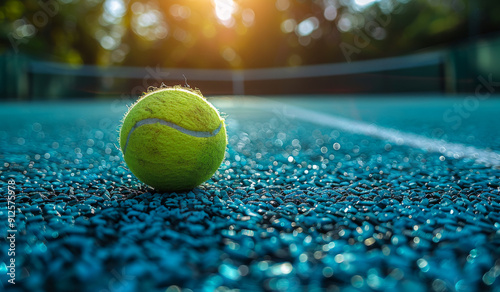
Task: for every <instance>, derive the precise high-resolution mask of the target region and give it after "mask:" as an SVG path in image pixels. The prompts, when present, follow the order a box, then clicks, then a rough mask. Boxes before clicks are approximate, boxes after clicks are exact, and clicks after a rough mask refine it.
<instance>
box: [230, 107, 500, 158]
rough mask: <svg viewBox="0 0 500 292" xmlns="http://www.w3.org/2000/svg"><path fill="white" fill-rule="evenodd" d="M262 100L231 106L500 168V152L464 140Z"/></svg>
mask: <svg viewBox="0 0 500 292" xmlns="http://www.w3.org/2000/svg"><path fill="white" fill-rule="evenodd" d="M258 99H259V100H261V101H262V102H248V103H244V104H240V103H238V102H235V103H234V104H233V105H230V106H238V107H245V108H254V109H259V110H266V111H273V112H275V111H276V110H280V113H282V114H283V115H284V116H286V117H288V118H290V119H297V120H302V121H305V122H309V123H314V124H317V125H321V126H326V127H331V128H336V129H340V130H343V131H347V132H351V133H354V134H363V135H366V136H371V137H375V138H378V139H382V140H387V141H389V142H392V143H395V144H397V145H405V146H410V147H413V148H420V149H424V150H427V151H429V152H437V153H441V154H442V155H443V156H447V157H451V158H455V159H460V158H470V159H474V160H475V161H476V162H477V163H481V164H484V165H487V166H491V167H495V168H498V167H500V153H497V152H494V151H488V150H485V149H480V148H476V147H473V146H467V145H464V144H460V143H451V142H446V141H443V140H438V139H432V138H428V137H425V136H422V135H417V134H413V133H406V132H402V131H398V130H395V129H392V128H386V127H381V126H377V125H375V124H369V123H365V122H362V121H356V120H351V119H347V118H342V117H338V116H333V115H329V114H325V113H321V112H317V111H313V110H308V109H304V108H300V107H297V106H292V105H288V104H285V103H281V102H278V101H274V100H268V99H264V98H258Z"/></svg>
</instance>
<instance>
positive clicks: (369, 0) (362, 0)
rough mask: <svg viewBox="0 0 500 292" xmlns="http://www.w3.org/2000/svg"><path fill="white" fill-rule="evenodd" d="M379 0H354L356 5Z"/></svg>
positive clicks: (364, 4)
mask: <svg viewBox="0 0 500 292" xmlns="http://www.w3.org/2000/svg"><path fill="white" fill-rule="evenodd" d="M377 1H378V0H354V2H355V3H356V5H358V6H367V5H370V4H372V3H373V2H377Z"/></svg>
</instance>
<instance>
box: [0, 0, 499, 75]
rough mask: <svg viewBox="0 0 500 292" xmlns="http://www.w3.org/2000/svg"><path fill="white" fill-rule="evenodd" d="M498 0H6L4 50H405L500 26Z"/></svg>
mask: <svg viewBox="0 0 500 292" xmlns="http://www.w3.org/2000/svg"><path fill="white" fill-rule="evenodd" d="M498 15H500V5H499V4H498V1H497V0H478V1H472V0H471V1H466V0H378V1H377V0H371V1H370V0H308V1H306V0H165V1H160V0H149V1H139V0H87V1H84V0H23V1H19V0H7V1H4V2H2V3H1V4H0V40H1V42H0V52H5V51H8V50H9V51H15V52H22V53H26V54H29V55H32V56H35V57H37V58H41V59H48V60H53V61H60V62H67V63H71V64H98V65H104V66H106V65H120V64H121V65H130V66H145V65H154V66H156V65H160V66H164V67H189V68H255V67H275V66H296V65H305V64H315V63H327V62H345V61H353V60H360V59H369V58H377V57H384V56H393V55H400V54H405V53H408V52H412V51H416V50H420V49H425V48H427V47H434V46H439V45H444V44H449V43H453V42H458V41H461V40H465V39H468V38H470V37H473V36H474V35H477V34H484V33H491V32H495V31H498V29H499V27H500V17H499V16H498Z"/></svg>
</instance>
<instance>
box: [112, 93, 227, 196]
mask: <svg viewBox="0 0 500 292" xmlns="http://www.w3.org/2000/svg"><path fill="white" fill-rule="evenodd" d="M226 145H227V136H226V127H225V124H224V119H222V118H221V116H220V114H219V112H218V110H217V109H216V108H215V107H214V106H213V105H212V104H210V103H209V102H208V101H207V100H206V99H205V98H204V97H203V96H202V95H201V93H200V92H199V91H195V90H192V89H190V88H184V87H180V86H176V87H168V88H162V89H158V90H156V91H153V92H149V93H147V94H146V95H144V96H143V97H142V98H140V99H139V100H138V101H137V102H136V103H135V104H134V105H133V106H132V107H131V108H130V109H129V111H128V112H127V114H126V115H125V118H124V120H123V124H122V127H121V130H120V148H121V150H122V152H123V157H124V159H125V162H126V163H127V166H128V167H129V169H130V170H131V171H132V173H133V174H134V175H135V176H136V177H137V178H138V179H139V180H141V181H142V182H144V183H146V184H148V185H150V186H152V187H153V188H155V189H156V190H158V191H165V192H167V191H182V190H189V189H192V188H194V187H196V186H198V185H200V184H201V183H203V182H205V181H206V180H208V179H209V178H210V177H212V175H213V174H214V173H215V171H216V170H217V169H218V168H219V166H220V164H221V162H222V160H223V159H224V153H225V150H226Z"/></svg>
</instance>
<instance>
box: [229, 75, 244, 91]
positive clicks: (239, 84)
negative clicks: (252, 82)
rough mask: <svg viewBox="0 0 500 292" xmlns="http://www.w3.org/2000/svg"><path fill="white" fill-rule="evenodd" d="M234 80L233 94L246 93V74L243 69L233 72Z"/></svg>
mask: <svg viewBox="0 0 500 292" xmlns="http://www.w3.org/2000/svg"><path fill="white" fill-rule="evenodd" d="M232 82H233V94H234V95H244V94H245V75H244V73H243V71H242V70H237V71H233V72H232Z"/></svg>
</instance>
